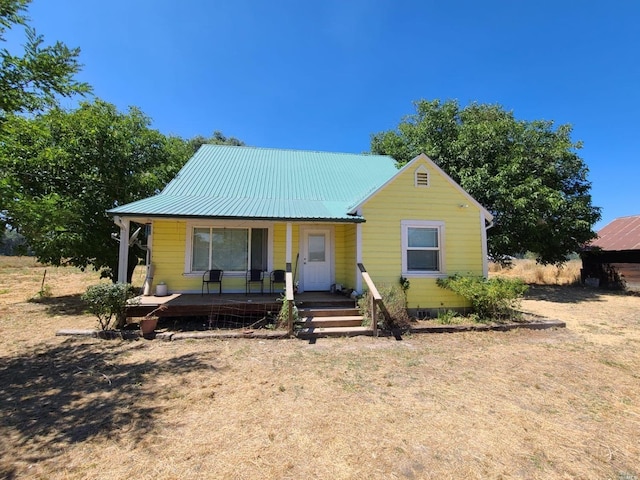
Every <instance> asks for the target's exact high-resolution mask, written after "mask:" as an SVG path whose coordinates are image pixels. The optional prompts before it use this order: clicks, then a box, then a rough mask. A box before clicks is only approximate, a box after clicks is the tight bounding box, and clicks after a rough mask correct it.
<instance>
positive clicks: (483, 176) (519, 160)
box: [371, 100, 600, 264]
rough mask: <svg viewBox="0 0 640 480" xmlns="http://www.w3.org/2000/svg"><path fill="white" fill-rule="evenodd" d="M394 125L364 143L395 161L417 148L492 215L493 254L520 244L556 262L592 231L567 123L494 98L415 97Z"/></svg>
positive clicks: (592, 213)
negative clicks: (512, 108) (534, 116)
mask: <svg viewBox="0 0 640 480" xmlns="http://www.w3.org/2000/svg"><path fill="white" fill-rule="evenodd" d="M415 109H416V112H415V113H414V114H413V115H409V116H407V117H405V118H404V119H403V120H402V121H401V122H400V124H399V125H398V127H397V128H396V129H394V130H389V131H386V132H380V133H377V134H374V135H372V138H371V151H372V152H373V153H377V154H386V155H391V156H392V157H393V158H395V159H396V161H397V162H398V164H399V165H403V164H405V163H406V162H408V161H409V160H410V159H412V158H414V157H415V156H417V155H419V154H420V153H425V154H426V155H428V156H429V157H430V158H431V159H432V160H433V161H434V162H436V163H437V164H438V165H439V166H440V167H441V168H442V169H443V170H444V171H445V172H447V173H448V174H449V175H450V176H451V177H452V178H453V179H454V180H456V181H457V182H458V183H459V184H460V185H461V186H462V187H463V188H464V189H465V190H466V191H468V192H469V193H470V194H471V195H472V196H473V197H474V198H475V199H476V200H478V201H479V202H480V203H481V204H482V205H483V206H484V207H485V208H487V209H488V210H489V211H490V212H491V213H492V214H493V215H494V216H495V219H494V222H495V225H494V226H493V228H491V229H490V230H489V232H488V244H489V252H490V254H491V255H492V256H493V257H494V258H496V259H499V260H500V259H505V258H506V256H511V255H516V254H518V253H523V252H526V251H531V252H534V253H535V254H536V259H537V260H538V261H539V262H540V263H544V264H547V263H555V264H561V263H563V262H564V261H565V259H566V256H567V255H568V254H570V253H571V252H574V251H577V250H578V249H579V248H580V246H581V245H583V244H584V243H585V242H587V241H588V240H590V239H592V238H594V237H595V233H594V232H593V230H592V227H593V224H594V223H595V222H597V221H598V220H599V219H600V209H599V208H598V207H594V206H593V205H592V203H591V195H590V189H591V183H590V182H589V180H588V179H587V174H588V169H587V167H586V165H585V163H584V162H583V160H582V159H581V158H580V157H579V156H578V155H577V153H576V151H577V150H578V149H580V148H581V146H582V144H581V143H580V142H573V141H572V140H571V126H570V125H560V126H558V127H557V128H554V124H553V122H551V121H545V120H537V121H522V120H517V119H516V118H515V117H514V115H513V113H512V112H507V111H505V110H504V109H503V108H502V107H501V106H500V105H486V104H477V103H473V104H471V105H468V106H467V107H465V108H460V106H459V105H458V103H457V102H456V101H451V100H449V101H446V102H440V101H439V100H434V101H426V100H421V101H418V102H415Z"/></svg>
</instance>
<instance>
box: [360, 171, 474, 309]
mask: <svg viewBox="0 0 640 480" xmlns="http://www.w3.org/2000/svg"><path fill="white" fill-rule="evenodd" d="M420 165H424V166H425V167H427V169H428V170H429V181H430V184H429V186H428V187H415V183H414V173H415V169H416V168H418V167H419V166H420ZM412 167H413V168H408V169H406V170H405V171H404V172H403V173H401V174H400V175H399V176H398V177H396V178H395V179H394V180H393V181H392V182H391V183H389V184H388V185H387V186H386V187H385V188H383V189H382V190H381V191H379V192H378V193H377V194H376V195H374V197H373V198H371V199H370V200H369V201H368V202H367V203H366V204H365V205H364V206H363V209H362V213H363V215H364V217H365V218H366V223H364V224H363V226H362V237H363V239H362V243H363V257H362V258H363V263H364V265H365V266H366V268H367V271H368V272H369V274H370V275H371V277H372V279H373V281H374V282H375V283H376V285H378V286H380V285H397V284H398V282H399V278H400V275H401V274H402V242H401V221H402V220H429V221H441V222H444V223H445V226H444V253H445V257H444V264H445V268H446V272H445V273H446V274H447V275H452V274H454V273H461V274H468V273H470V274H473V275H482V273H483V252H482V232H481V229H480V209H479V208H478V207H477V206H476V205H474V204H473V203H471V202H470V201H469V199H468V198H466V197H465V196H464V195H463V194H462V193H461V192H460V191H459V190H457V189H456V188H455V187H454V186H453V185H452V184H451V183H450V182H449V181H448V180H447V179H446V178H445V177H443V176H442V175H441V174H440V173H439V171H438V170H437V169H435V168H433V167H432V166H431V165H430V164H429V163H428V162H423V161H418V162H416V164H414V165H413V166H412ZM460 205H466V207H461V206H460ZM408 278H409V281H410V282H411V286H410V288H409V291H408V292H407V294H408V306H409V308H418V307H420V308H452V307H463V306H467V304H466V303H465V301H464V299H462V298H460V297H458V296H457V295H455V294H453V293H451V292H449V291H447V290H443V289H441V288H439V287H438V286H437V285H436V280H435V278H420V277H410V276H408Z"/></svg>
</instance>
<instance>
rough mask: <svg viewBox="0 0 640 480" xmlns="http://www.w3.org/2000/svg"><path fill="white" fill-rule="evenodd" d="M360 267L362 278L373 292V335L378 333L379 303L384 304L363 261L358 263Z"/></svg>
mask: <svg viewBox="0 0 640 480" xmlns="http://www.w3.org/2000/svg"><path fill="white" fill-rule="evenodd" d="M358 268H359V269H360V275H362V279H363V280H364V283H366V284H367V288H368V289H369V292H370V293H371V330H372V332H373V335H374V336H376V335H377V334H378V311H377V306H378V304H382V295H380V292H378V289H377V288H376V285H375V283H373V280H372V279H371V276H370V275H369V273H368V272H367V269H366V268H365V267H364V265H363V264H362V263H358Z"/></svg>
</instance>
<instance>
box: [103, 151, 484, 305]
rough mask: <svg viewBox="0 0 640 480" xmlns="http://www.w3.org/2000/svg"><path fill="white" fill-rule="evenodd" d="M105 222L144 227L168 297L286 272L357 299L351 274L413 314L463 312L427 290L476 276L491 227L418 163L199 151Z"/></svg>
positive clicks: (124, 230) (431, 166)
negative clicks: (389, 289)
mask: <svg viewBox="0 0 640 480" xmlns="http://www.w3.org/2000/svg"><path fill="white" fill-rule="evenodd" d="M109 213H110V214H111V215H114V221H115V222H116V224H118V225H119V226H120V229H121V236H120V238H123V239H128V238H129V235H130V228H131V222H134V223H137V224H141V225H147V227H148V248H149V250H150V261H151V264H152V265H153V266H154V274H153V282H154V283H158V282H160V281H162V282H165V283H166V284H167V285H168V287H169V289H170V291H172V292H177V293H200V292H201V287H202V278H203V274H204V272H205V271H207V270H211V269H219V270H223V271H224V280H223V283H222V289H223V291H224V292H226V293H234V292H242V293H244V292H245V279H246V274H247V271H248V270H250V269H257V270H260V271H262V272H264V275H265V278H268V274H269V272H272V271H273V270H285V269H286V267H287V265H289V266H291V265H293V272H292V273H293V277H294V281H295V282H296V285H297V287H298V291H299V292H305V291H330V290H333V289H336V288H337V289H342V290H351V289H352V290H354V291H356V292H358V293H361V292H363V290H364V289H366V285H364V284H363V283H364V282H363V277H362V275H361V271H360V269H359V267H358V265H359V264H360V265H364V266H365V267H366V270H367V272H368V273H369V275H370V277H371V279H372V280H373V282H374V283H375V285H376V286H378V287H380V286H384V285H397V284H398V283H399V281H400V278H401V277H404V278H406V279H408V280H409V281H410V288H409V290H408V292H407V294H408V307H409V309H410V310H414V311H415V310H417V309H420V310H433V309H440V308H456V307H463V306H466V305H465V301H464V300H463V299H462V298H460V297H457V296H456V295H455V294H453V293H451V292H449V291H448V290H444V289H441V288H439V287H437V285H436V279H437V278H440V277H446V276H449V275H452V274H455V273H460V274H472V275H485V276H486V275H487V241H486V230H487V229H488V228H489V227H490V226H491V222H492V218H493V217H492V215H491V214H490V213H489V212H488V211H487V210H486V209H485V208H483V207H482V206H481V205H480V204H478V202H476V201H475V200H474V199H473V198H472V197H471V196H470V195H469V194H468V193H466V192H465V191H464V190H463V189H462V188H461V187H460V186H459V185H458V184H457V183H456V182H454V181H453V180H452V179H451V178H450V177H449V176H448V175H447V174H445V173H444V172H443V171H442V170H441V169H440V168H439V167H438V166H437V165H436V164H435V163H434V162H433V161H431V160H430V159H429V158H428V157H427V156H426V155H419V156H418V157H416V158H414V159H413V160H412V161H411V162H409V163H408V164H406V165H405V166H404V167H402V168H400V169H398V168H397V167H396V163H395V161H394V160H393V159H392V158H391V157H388V156H382V155H365V154H343V153H329V152H314V151H298V150H279V149H268V148H254V147H236V146H225V145H203V146H202V147H201V148H200V150H198V152H197V153H196V154H195V155H194V156H193V157H192V158H191V159H190V160H189V161H188V162H187V163H186V164H185V166H184V167H183V168H182V170H181V171H180V172H179V173H178V175H177V176H176V178H175V179H174V180H172V181H171V182H170V183H169V184H168V185H167V187H166V188H165V189H164V190H163V191H162V192H160V193H159V194H157V195H155V196H153V197H150V198H146V199H143V200H140V201H137V202H133V203H130V204H127V205H122V206H119V207H117V208H114V209H112V210H110V211H109ZM128 247H129V246H128V244H127V242H126V241H125V242H121V246H120V263H121V268H120V272H126V268H122V266H126V263H127V255H128ZM123 274H124V273H123ZM119 280H120V281H124V278H120V279H119ZM152 288H153V287H152Z"/></svg>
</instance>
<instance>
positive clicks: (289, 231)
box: [284, 222, 293, 263]
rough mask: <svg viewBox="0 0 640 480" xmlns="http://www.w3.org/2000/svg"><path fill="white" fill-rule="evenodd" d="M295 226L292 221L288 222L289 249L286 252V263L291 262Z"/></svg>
mask: <svg viewBox="0 0 640 480" xmlns="http://www.w3.org/2000/svg"><path fill="white" fill-rule="evenodd" d="M292 243H293V227H292V226H291V222H287V250H286V254H285V260H284V261H285V263H291V252H292V251H293V246H292V245H291V244H292Z"/></svg>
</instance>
